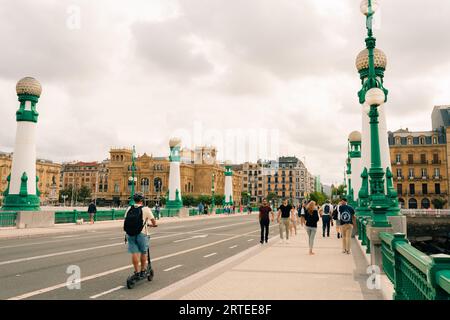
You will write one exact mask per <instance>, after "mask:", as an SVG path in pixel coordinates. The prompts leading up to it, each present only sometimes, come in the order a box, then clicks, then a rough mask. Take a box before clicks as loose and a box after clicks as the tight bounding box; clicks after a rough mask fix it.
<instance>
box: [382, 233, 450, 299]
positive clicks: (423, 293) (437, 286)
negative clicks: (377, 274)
mask: <svg viewBox="0 0 450 320" xmlns="http://www.w3.org/2000/svg"><path fill="white" fill-rule="evenodd" d="M380 239H381V254H382V259H383V271H384V272H385V273H386V275H387V277H388V278H389V280H390V281H391V282H392V284H393V285H394V290H395V293H394V297H393V298H394V299H395V300H450V256H449V255H444V254H437V255H431V256H428V255H426V254H425V253H423V252H421V251H419V250H417V249H416V248H414V247H413V246H412V245H411V244H410V243H409V241H408V239H406V237H405V235H404V234H401V233H396V234H390V233H387V232H381V233H380Z"/></svg>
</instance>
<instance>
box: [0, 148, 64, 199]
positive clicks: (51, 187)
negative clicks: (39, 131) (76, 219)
mask: <svg viewBox="0 0 450 320" xmlns="http://www.w3.org/2000/svg"><path fill="white" fill-rule="evenodd" d="M11 165H12V154H11V153H6V152H0V199H1V200H2V201H3V192H5V190H6V188H7V187H8V180H7V179H8V176H9V175H10V173H11ZM60 171H61V165H60V164H58V163H53V162H52V161H50V160H44V159H37V160H36V175H37V176H38V178H39V181H38V189H39V191H40V200H41V204H42V205H53V204H56V203H57V201H58V196H59V188H60V185H59V176H60ZM0 202H1V201H0Z"/></svg>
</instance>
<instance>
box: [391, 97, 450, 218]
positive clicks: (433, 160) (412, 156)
mask: <svg viewBox="0 0 450 320" xmlns="http://www.w3.org/2000/svg"><path fill="white" fill-rule="evenodd" d="M449 110H450V106H438V107H435V108H434V110H433V114H432V123H433V129H432V130H431V131H415V132H413V131H409V130H408V128H407V129H400V130H397V131H395V132H389V133H388V134H389V136H388V141H389V148H390V155H391V159H392V162H391V164H392V174H393V178H394V185H395V188H396V190H397V193H398V197H399V204H400V205H401V206H402V207H403V208H407V209H417V208H418V209H428V208H434V207H435V206H434V205H433V202H434V201H435V199H443V200H445V201H447V203H446V204H445V205H444V208H448V202H449V200H450V198H449V180H448V172H449V161H448V159H449V150H450V148H449V146H448V141H449V140H448V139H449V138H450V136H449V127H450V122H449V118H448V117H447V114H448V112H449Z"/></svg>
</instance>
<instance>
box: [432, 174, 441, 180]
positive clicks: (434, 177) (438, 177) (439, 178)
mask: <svg viewBox="0 0 450 320" xmlns="http://www.w3.org/2000/svg"><path fill="white" fill-rule="evenodd" d="M433 180H442V176H441V175H439V176H433Z"/></svg>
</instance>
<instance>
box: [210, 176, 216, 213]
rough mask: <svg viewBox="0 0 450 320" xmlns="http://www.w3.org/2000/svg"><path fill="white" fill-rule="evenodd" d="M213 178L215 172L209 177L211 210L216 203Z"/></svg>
mask: <svg viewBox="0 0 450 320" xmlns="http://www.w3.org/2000/svg"><path fill="white" fill-rule="evenodd" d="M214 178H215V174H214V172H213V174H212V178H211V180H212V181H211V212H212V211H213V210H214V207H215V205H216V200H215V198H214V191H215V190H214Z"/></svg>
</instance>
